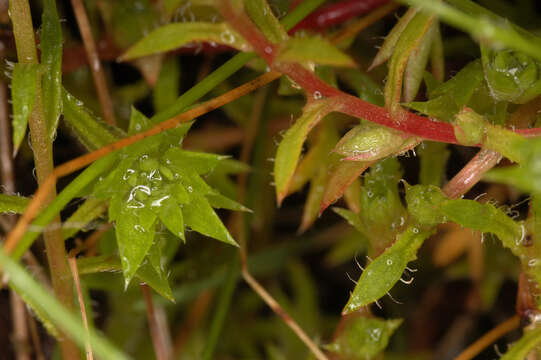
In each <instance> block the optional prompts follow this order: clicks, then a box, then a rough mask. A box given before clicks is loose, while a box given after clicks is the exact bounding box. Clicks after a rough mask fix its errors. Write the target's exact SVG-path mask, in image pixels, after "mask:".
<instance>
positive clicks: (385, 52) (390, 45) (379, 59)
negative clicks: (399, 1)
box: [368, 8, 417, 71]
mask: <svg viewBox="0 0 541 360" xmlns="http://www.w3.org/2000/svg"><path fill="white" fill-rule="evenodd" d="M415 14H417V10H416V9H414V8H409V9H408V11H406V13H405V14H404V15H402V17H401V18H400V20H398V22H397V23H396V25H395V26H394V27H393V29H392V30H391V32H390V33H389V34H388V35H387V36H386V37H385V41H384V42H383V45H381V47H380V49H379V50H378V53H377V54H376V56H375V57H374V60H373V61H372V64H371V65H370V67H369V68H368V71H370V70H372V69H373V68H375V67H376V66H379V65H381V64H383V63H384V62H385V61H387V60H388V59H389V58H390V57H391V55H392V54H393V51H394V48H395V46H396V43H397V42H398V40H399V39H400V36H401V35H402V33H403V32H404V30H405V29H406V26H407V25H408V24H409V22H410V21H411V19H413V17H414V16H415Z"/></svg>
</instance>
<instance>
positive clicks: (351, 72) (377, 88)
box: [338, 69, 384, 106]
mask: <svg viewBox="0 0 541 360" xmlns="http://www.w3.org/2000/svg"><path fill="white" fill-rule="evenodd" d="M338 76H339V78H340V80H342V81H343V82H345V83H346V84H347V85H349V86H350V87H351V88H352V89H353V90H354V91H355V93H356V94H357V96H359V98H360V99H362V100H364V101H368V102H369V103H372V104H374V105H378V106H383V104H384V100H383V90H382V88H381V85H380V84H378V83H376V82H375V81H374V80H372V79H371V78H370V77H369V76H368V75H366V74H364V73H362V72H360V71H359V70H358V69H341V70H340V71H339V72H338Z"/></svg>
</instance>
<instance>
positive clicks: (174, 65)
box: [152, 57, 181, 112]
mask: <svg viewBox="0 0 541 360" xmlns="http://www.w3.org/2000/svg"><path fill="white" fill-rule="evenodd" d="M180 74H181V71H180V63H179V61H178V58H177V57H168V58H167V59H166V60H165V61H164V62H163V64H162V68H161V71H160V75H159V76H158V81H157V82H156V85H155V86H154V91H153V92H152V103H153V105H154V111H155V112H160V111H163V110H165V109H167V108H168V107H169V106H171V105H173V104H174V103H175V101H176V100H177V98H178V96H179V94H180Z"/></svg>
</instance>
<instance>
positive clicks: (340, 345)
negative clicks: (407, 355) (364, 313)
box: [327, 317, 402, 360]
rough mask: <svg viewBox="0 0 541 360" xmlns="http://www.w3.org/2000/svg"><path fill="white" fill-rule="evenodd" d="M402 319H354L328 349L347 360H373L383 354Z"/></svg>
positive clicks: (348, 322)
mask: <svg viewBox="0 0 541 360" xmlns="http://www.w3.org/2000/svg"><path fill="white" fill-rule="evenodd" d="M400 324H402V319H394V320H381V319H378V318H365V317H357V318H352V319H350V320H349V321H347V323H346V324H345V326H344V329H343V330H342V333H341V334H340V336H338V338H337V339H336V340H335V341H334V342H333V343H332V344H330V345H328V346H327V349H329V351H331V352H333V353H337V354H339V355H341V356H344V357H345V358H347V359H352V360H355V359H359V360H361V359H372V358H374V357H376V356H377V355H378V354H379V353H380V352H382V351H383V350H384V349H385V348H386V347H387V344H388V343H389V338H390V337H391V335H392V334H393V333H394V332H395V330H396V329H397V328H398V327H399V326H400Z"/></svg>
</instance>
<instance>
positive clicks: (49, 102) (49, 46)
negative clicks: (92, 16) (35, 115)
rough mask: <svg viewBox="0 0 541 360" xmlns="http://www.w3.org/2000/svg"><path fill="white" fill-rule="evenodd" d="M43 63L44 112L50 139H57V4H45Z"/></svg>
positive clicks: (59, 105) (59, 94) (59, 66)
mask: <svg viewBox="0 0 541 360" xmlns="http://www.w3.org/2000/svg"><path fill="white" fill-rule="evenodd" d="M40 48H41V63H42V64H43V65H44V66H45V69H46V71H44V73H43V81H42V91H43V112H44V114H45V119H46V120H47V129H48V133H49V138H50V139H51V140H53V139H54V138H55V133H56V128H57V126H58V121H59V120H60V113H61V112H62V27H61V26H60V19H59V18H58V12H57V11H56V2H55V1H54V0H46V1H44V2H43V15H42V19H41V41H40Z"/></svg>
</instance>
